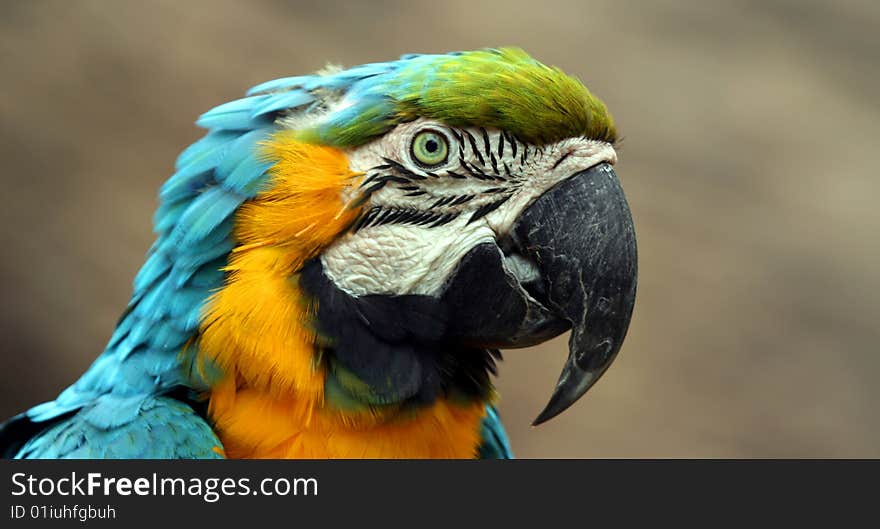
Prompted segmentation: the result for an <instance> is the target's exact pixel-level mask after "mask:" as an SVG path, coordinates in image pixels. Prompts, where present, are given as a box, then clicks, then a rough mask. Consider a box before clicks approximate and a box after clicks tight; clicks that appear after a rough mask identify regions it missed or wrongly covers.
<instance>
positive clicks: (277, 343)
mask: <svg viewBox="0 0 880 529" xmlns="http://www.w3.org/2000/svg"><path fill="white" fill-rule="evenodd" d="M197 124H198V125H199V126H201V127H203V128H205V129H207V131H208V132H207V134H206V135H205V136H204V137H203V138H202V139H200V140H198V141H196V142H195V143H194V144H192V145H191V146H190V147H188V148H187V149H185V150H184V151H183V152H182V153H181V154H180V156H179V157H178V159H177V163H176V172H175V173H174V174H173V176H171V177H170V178H169V179H168V180H167V181H166V182H165V183H164V184H163V185H162V187H161V191H160V195H159V196H160V205H159V207H158V210H157V211H156V214H155V217H154V228H155V233H156V234H157V239H156V241H155V243H154V244H153V246H152V247H151V248H150V250H149V253H148V256H147V258H146V261H145V263H144V264H143V267H142V268H141V269H140V271H139V272H138V274H137V276H136V277H135V279H134V290H133V294H132V296H131V299H130V301H129V303H128V306H127V308H126V310H125V311H124V313H123V314H122V317H121V318H120V319H119V321H118V324H117V326H116V328H115V331H114V332H113V335H112V337H111V338H110V340H109V343H108V344H107V347H106V349H105V350H104V352H103V353H102V354H101V355H100V356H98V358H97V359H96V360H95V361H94V363H93V364H92V365H91V367H90V368H89V369H88V370H87V371H86V372H85V373H84V374H83V375H82V377H81V378H79V380H77V381H76V382H75V383H74V384H73V385H71V386H70V387H68V388H67V389H66V390H64V391H63V392H62V393H61V394H60V395H58V397H57V398H56V399H55V400H53V401H51V402H46V403H44V404H40V405H38V406H35V407H33V408H31V409H30V410H28V411H26V412H24V413H22V414H20V415H17V416H15V417H13V418H12V419H10V420H8V421H6V423H4V424H3V426H2V428H0V452H2V453H3V454H4V455H5V456H6V457H17V458H423V457H424V458H471V457H486V458H506V457H511V450H510V446H509V441H508V439H507V435H506V434H505V431H504V428H503V426H502V424H501V422H500V419H499V417H498V414H497V411H496V409H495V404H496V398H497V396H496V394H495V391H494V389H493V386H492V381H491V376H492V375H493V374H494V372H495V362H496V361H497V360H499V359H500V358H501V356H500V353H499V352H498V350H499V349H504V348H518V347H526V346H531V345H535V344H538V343H541V342H544V341H546V340H548V339H550V338H552V337H555V336H557V335H559V334H561V333H563V332H565V331H567V330H569V329H570V330H571V338H570V341H569V349H570V351H569V356H568V360H567V362H566V364H565V367H564V369H563V371H562V374H561V376H560V378H559V381H558V383H557V386H556V388H555V390H554V392H553V394H552V397H551V399H550V402H549V404H548V405H547V407H546V408H545V409H544V411H543V412H541V414H540V415H539V416H538V418H537V419H536V421H535V423H536V424H538V423H541V422H544V421H546V420H548V419H550V418H552V417H554V416H555V415H557V414H559V413H560V412H562V411H563V410H565V409H566V408H567V407H569V406H570V405H571V404H572V403H574V402H575V401H576V400H577V399H578V398H580V397H581V396H582V395H583V394H584V393H585V392H586V391H587V389H589V388H590V387H591V386H592V385H593V384H594V383H595V382H596V380H597V379H598V378H599V377H600V376H601V375H602V374H603V373H604V372H605V370H606V369H607V368H608V366H609V365H610V364H611V362H612V361H613V359H614V358H615V356H616V354H617V352H618V351H619V349H620V347H621V344H622V342H623V339H624V336H625V334H626V331H627V328H628V326H629V321H630V317H631V314H632V309H633V305H634V302H635V291H636V282H637V281H636V276H637V270H636V243H635V233H634V227H633V222H632V217H631V214H630V210H629V207H628V205H627V201H626V198H625V196H624V194H623V191H622V188H621V185H620V182H619V180H618V178H617V176H616V174H615V172H614V170H613V168H612V166H613V165H614V164H615V162H616V160H617V154H616V151H615V143H616V141H617V133H616V129H615V126H614V123H613V120H612V117H611V115H610V114H609V113H608V111H607V110H606V107H605V105H604V104H603V103H602V102H601V101H600V100H599V99H598V98H597V97H595V96H594V95H592V94H591V93H590V92H589V91H588V90H587V88H586V87H585V86H584V85H583V84H581V82H580V81H578V80H577V79H575V78H573V77H570V76H568V75H566V74H565V73H563V72H562V71H561V70H559V69H558V68H554V67H548V66H545V65H544V64H542V63H540V62H538V61H537V60H535V59H533V58H532V57H530V56H529V55H528V54H526V53H525V52H524V51H522V50H520V49H515V48H502V49H483V50H476V51H467V52H454V53H448V54H426V55H405V56H403V57H401V58H400V60H397V61H392V62H381V63H374V64H365V65H361V66H357V67H354V68H350V69H341V68H338V67H327V68H326V69H324V70H322V71H319V72H317V73H315V74H312V75H305V76H298V77H287V78H282V79H277V80H274V81H269V82H267V83H264V84H261V85H259V86H256V87H254V88H252V89H251V90H250V91H249V92H248V93H247V96H246V97H244V98H242V99H238V100H236V101H232V102H229V103H226V104H223V105H220V106H218V107H216V108H214V109H213V110H210V111H209V112H207V113H205V114H203V115H202V116H201V117H200V118H199V119H198V121H197Z"/></svg>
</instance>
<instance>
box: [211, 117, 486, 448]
mask: <svg viewBox="0 0 880 529" xmlns="http://www.w3.org/2000/svg"><path fill="white" fill-rule="evenodd" d="M264 147H265V155H266V156H267V157H268V158H269V159H270V160H272V161H273V162H275V163H274V165H273V167H272V169H271V170H270V175H269V187H268V188H267V189H266V190H264V191H263V192H261V193H260V194H259V195H258V196H257V197H256V198H255V199H254V200H252V201H250V202H248V203H246V204H244V205H243V206H242V207H241V208H240V210H239V211H238V212H237V214H236V228H235V237H236V238H237V241H238V242H239V246H238V247H237V248H236V249H235V250H234V251H233V253H232V255H231V256H230V259H229V263H228V266H227V268H226V270H227V272H228V277H227V280H226V283H225V285H224V287H223V288H222V289H220V290H219V291H218V292H216V293H215V294H214V295H213V296H212V297H211V299H210V300H209V301H208V303H207V305H206V308H205V312H204V315H203V318H202V323H201V326H200V335H199V339H198V351H199V361H200V363H201V364H203V365H211V366H214V367H217V368H219V370H220V372H222V373H223V376H222V378H221V379H220V380H218V381H216V383H214V384H213V386H212V390H211V395H210V404H209V414H210V418H211V420H212V421H213V422H214V427H215V429H216V431H217V432H218V434H219V435H220V438H221V440H222V441H223V444H224V447H225V450H226V454H227V456H228V457H235V458H258V457H268V458H322V457H341V458H358V457H378V458H394V457H405V458H416V457H458V458H465V457H473V455H474V454H475V451H476V447H477V445H478V443H479V425H480V421H481V420H482V418H483V415H484V413H485V411H484V405H483V404H482V403H468V404H459V403H451V402H448V401H446V400H438V401H437V402H435V403H434V404H432V405H431V406H429V407H426V408H422V409H420V410H418V411H416V412H412V411H408V412H400V413H396V411H397V410H395V409H383V410H382V411H378V410H373V409H370V410H369V411H366V412H343V411H341V410H337V409H334V408H332V407H330V406H327V405H325V400H324V381H325V371H324V366H323V363H322V362H321V360H320V351H319V347H318V346H317V343H318V338H317V336H316V335H315V333H314V331H313V330H312V325H311V321H312V318H313V317H314V306H313V305H312V302H311V301H310V300H308V299H306V297H305V296H304V295H303V294H302V292H301V291H300V288H299V283H298V280H297V279H298V276H297V272H298V270H299V269H300V268H301V267H302V265H303V263H304V262H305V261H307V260H308V259H311V258H313V257H315V256H317V255H318V254H319V253H320V252H321V250H322V249H324V248H326V247H327V246H328V245H329V244H331V243H332V242H333V240H334V239H335V238H336V237H337V236H338V235H339V234H341V233H342V232H344V231H345V229H346V228H347V227H348V226H349V225H350V224H351V223H352V222H353V221H354V220H355V219H356V218H357V216H358V214H359V213H360V211H359V209H358V208H356V207H347V206H346V204H343V202H342V199H341V197H342V195H343V192H344V191H345V190H346V189H348V188H349V187H350V186H354V185H357V184H358V183H359V180H360V177H361V176H362V175H360V174H356V173H353V172H352V171H351V170H350V168H349V166H348V160H347V158H346V157H345V155H344V153H342V151H340V150H338V149H335V148H332V147H325V146H318V145H311V144H306V143H301V142H298V141H296V140H294V139H293V136H292V134H291V133H284V132H282V133H279V134H277V135H276V136H275V137H274V138H273V140H272V141H271V142H268V143H267V144H266V145H265V146H264Z"/></svg>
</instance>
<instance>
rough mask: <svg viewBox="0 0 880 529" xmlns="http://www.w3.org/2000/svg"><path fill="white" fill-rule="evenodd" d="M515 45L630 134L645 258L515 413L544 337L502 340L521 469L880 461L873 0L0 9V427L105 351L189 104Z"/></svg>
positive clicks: (540, 359)
mask: <svg viewBox="0 0 880 529" xmlns="http://www.w3.org/2000/svg"><path fill="white" fill-rule="evenodd" d="M499 45H516V46H521V47H523V48H525V49H526V50H527V51H529V52H530V53H531V54H533V55H534V56H535V57H537V58H539V59H540V60H542V61H543V62H546V63H549V64H554V65H558V66H560V67H562V68H563V69H564V70H566V71H568V72H569V73H572V74H574V75H577V76H579V77H580V78H582V79H583V80H584V81H585V82H586V83H587V85H588V86H589V87H590V88H591V89H592V90H593V91H594V92H595V93H596V94H598V95H599V96H600V97H602V98H603V99H604V100H605V101H606V103H607V104H608V106H609V108H610V109H611V110H612V112H613V113H614V114H615V116H616V118H617V121H618V124H619V128H620V130H621V131H622V133H623V135H624V136H625V141H624V144H623V149H622V151H621V153H620V155H621V161H620V164H619V166H618V173H619V174H620V175H621V177H622V179H623V182H624V187H625V188H626V190H627V193H628V195H629V198H630V204H631V206H632V209H633V213H634V216H635V220H636V227H637V233H638V239H639V245H640V246H639V253H640V273H641V274H640V284H639V297H638V302H637V306H636V312H635V316H634V319H633V322H632V326H631V328H630V333H629V337H628V340H627V343H626V344H625V346H624V348H623V351H622V353H621V355H620V357H619V358H618V360H617V362H616V363H615V365H614V366H613V367H612V368H611V370H610V371H609V372H608V373H607V374H606V376H605V378H604V379H603V380H602V381H601V382H600V383H599V384H598V386H596V387H595V388H594V389H593V390H592V391H591V392H590V393H589V394H588V395H587V396H586V397H585V398H584V399H583V400H582V401H581V402H579V403H578V404H577V405H576V406H575V407H574V408H573V409H571V410H570V411H568V412H567V413H565V414H563V415H562V416H561V417H559V418H557V419H555V420H553V421H551V422H550V423H548V424H546V425H545V426H542V427H540V428H531V427H530V426H529V424H530V422H531V419H533V418H534V416H535V415H536V414H537V413H538V411H540V409H541V408H542V406H543V405H544V404H545V399H546V398H548V397H549V395H550V392H551V389H552V387H553V385H554V383H555V381H556V376H557V375H558V373H559V370H560V368H561V366H562V363H563V360H564V357H565V354H566V353H565V351H566V345H565V341H564V340H563V339H558V340H555V341H554V342H551V343H550V344H547V345H545V346H543V347H540V348H538V349H536V350H531V351H510V352H508V353H507V354H506V361H505V362H504V364H503V365H502V369H501V376H500V379H499V381H498V385H499V387H500V389H501V391H502V394H503V401H502V406H501V407H502V414H503V415H504V416H505V419H506V424H507V426H508V428H509V431H510V435H511V438H512V441H513V444H514V449H515V452H516V453H517V455H519V456H521V457H637V456H658V457H691V456H695V457H713V456H719V457H728V456H730V457H789V456H792V457H793V456H798V457H828V456H831V457H864V456H868V457H880V414H878V412H877V406H878V404H880V384H878V382H877V380H878V378H880V354H878V353H880V346H878V344H880V326H878V316H880V311H878V305H880V296H878V294H880V272H878V270H880V244H878V243H880V213H878V210H877V196H878V193H880V179H878V165H880V153H878V151H880V134H878V130H880V127H878V123H880V103H878V102H880V99H878V94H880V63H878V58H880V3H878V2H877V1H876V0H862V1H845V2H840V1H835V2H830V1H829V2H818V1H802V0H790V1H785V0H771V1H755V2H736V3H713V2H708V3H707V2H700V1H697V0H687V1H684V0H674V1H666V2H660V1H656V2H618V1H613V0H609V1H603V2H585V1H569V2H548V1H541V2H536V1H535V0H529V1H520V0H504V1H501V2H497V3H496V2H492V3H489V2H485V3H477V2H471V1H467V0H444V1H431V2H401V3H394V2H359V3H344V2H333V1H323V2H313V3H308V4H307V3H299V2H286V1H280V0H276V1H260V2H252V1H249V2H234V1H211V2H205V1H192V0H187V1H186V2H181V1H174V0H168V1H149V2H134V1H127V2H124V1H110V0H105V1H69V2H68V1H51V2H50V1H45V0H34V1H25V0H20V1H9V0H6V1H3V2H2V4H0V72H2V73H0V75H2V77H3V81H2V83H0V153H2V154H0V156H2V163H3V169H2V197H3V198H2V207H0V214H2V217H0V219H2V222H0V248H2V259H0V291H2V296H3V298H2V299H3V303H2V306H0V332H2V348H3V351H2V355H0V383H2V388H0V417H5V416H8V415H11V414H13V413H15V412H17V411H20V410H22V409H24V408H26V407H28V406H29V405H32V404H35V403H37V402H40V401H43V400H47V399H50V398H52V397H54V396H55V395H56V394H57V392H58V391H60V390H61V389H62V388H63V387H65V386H66V385H67V384H69V383H71V382H73V381H74V379H75V378H76V377H77V376H78V375H79V373H80V372H82V371H83V370H84V369H85V368H86V367H87V366H88V365H89V363H90V362H91V360H92V359H93V357H94V356H95V355H96V354H97V353H98V352H100V351H101V350H102V349H103V346H104V343H105V341H106V340H107V338H108V337H109V335H110V333H111V331H112V327H113V324H114V323H115V321H116V318H117V316H118V315H119V313H120V312H121V310H122V309H123V307H124V306H125V303H126V301H127V299H128V296H129V288H130V283H131V280H132V278H133V277H134V274H135V272H136V271H137V268H138V267H139V265H140V264H141V262H142V258H143V256H144V253H145V252H146V250H147V248H148V247H149V244H150V243H151V241H152V234H151V225H150V218H151V214H152V211H153V209H154V207H155V206H156V198H155V197H156V192H157V189H158V187H159V185H160V184H161V182H162V181H163V180H164V179H165V178H167V176H169V175H170V174H171V172H172V167H173V161H174V158H175V156H176V155H177V153H178V152H179V151H180V150H181V149H183V148H184V147H185V146H186V145H188V144H189V143H190V142H192V141H193V140H195V139H197V138H198V137H199V136H200V135H201V132H200V131H199V130H198V129H197V128H196V127H195V126H193V125H192V122H193V121H194V119H195V118H196V117H197V116H198V115H199V114H200V113H201V112H203V111H205V110H207V109H209V108H211V107H212V106H214V105H217V104H219V103H222V102H224V101H227V100H229V99H232V98H236V97H238V96H240V95H241V94H242V93H243V92H244V90H245V89H247V88H248V87H250V86H252V85H254V84H256V83H258V82H261V81H264V80H267V79H272V78H276V77H281V76H285V75H293V74H299V73H305V72H310V71H313V70H316V69H318V68H321V67H323V66H324V65H325V63H326V62H328V61H330V62H335V63H341V64H345V65H355V64H360V63H363V62H370V61H376V60H388V59H392V58H395V57H397V56H398V55H400V54H401V53H406V52H439V51H448V50H456V49H472V48H480V47H486V46H499Z"/></svg>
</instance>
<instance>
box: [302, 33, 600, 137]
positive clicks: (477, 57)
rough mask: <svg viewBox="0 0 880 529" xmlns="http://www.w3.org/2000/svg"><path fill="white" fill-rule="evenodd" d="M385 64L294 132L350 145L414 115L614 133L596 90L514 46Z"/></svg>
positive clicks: (526, 128)
mask: <svg viewBox="0 0 880 529" xmlns="http://www.w3.org/2000/svg"><path fill="white" fill-rule="evenodd" d="M388 66H389V70H388V71H386V72H384V73H383V74H380V75H372V76H369V77H365V78H362V79H359V80H357V81H355V82H353V83H352V84H351V85H350V86H349V87H348V91H347V93H346V96H345V98H344V100H343V101H344V102H345V103H347V104H343V105H341V106H340V108H338V109H335V110H332V111H331V112H330V113H329V114H327V115H325V116H323V117H322V118H320V119H319V120H318V121H317V122H313V123H312V124H311V126H309V127H308V128H307V129H305V130H302V131H301V134H302V139H303V140H306V141H313V142H317V143H324V144H330V145H336V146H340V147H349V146H356V145H361V144H363V143H366V142H367V141H369V140H370V139H373V138H374V137H376V136H378V135H381V134H384V133H385V132H387V131H388V130H389V129H391V128H392V127H394V126H395V125H397V124H398V123H401V122H405V121H410V120H413V119H416V118H419V117H424V118H430V119H436V120H438V121H442V122H444V123H446V124H448V125H451V126H457V127H469V126H473V127H485V128H494V129H501V130H505V131H507V132H510V133H512V134H514V135H515V136H516V137H518V138H519V139H520V140H522V141H525V142H528V143H533V144H537V145H544V144H547V143H551V142H554V141H558V140H562V139H564V138H569V137H587V138H591V139H596V140H601V141H607V142H611V143H613V142H614V141H616V139H617V131H616V129H615V127H614V121H613V119H612V117H611V115H610V114H609V113H608V110H607V109H606V108H605V104H604V103H602V101H601V100H600V99H599V98H597V97H595V96H594V95H592V94H591V93H590V92H589V91H588V90H587V88H586V87H585V86H584V85H583V84H582V83H581V82H580V81H578V80H577V79H575V78H573V77H570V76H568V75H566V74H565V73H564V72H562V70H560V69H559V68H555V67H549V66H545V65H544V64H541V63H540V62H538V61H536V60H535V59H533V58H532V57H530V56H529V55H528V54H527V53H526V52H524V51H523V50H521V49H518V48H501V49H485V50H476V51H468V52H460V53H450V54H447V55H415V56H409V57H405V58H403V59H401V60H400V61H397V62H394V63H388ZM344 74H345V71H343V72H340V73H339V74H336V75H344Z"/></svg>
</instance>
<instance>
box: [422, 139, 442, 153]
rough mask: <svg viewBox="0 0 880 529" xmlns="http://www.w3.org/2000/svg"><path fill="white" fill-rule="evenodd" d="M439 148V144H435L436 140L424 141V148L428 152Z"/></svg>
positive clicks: (433, 151)
mask: <svg viewBox="0 0 880 529" xmlns="http://www.w3.org/2000/svg"><path fill="white" fill-rule="evenodd" d="M439 148H440V146H439V145H437V140H428V141H427V143H425V150H426V151H428V152H430V153H435V152H437V149H439Z"/></svg>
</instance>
